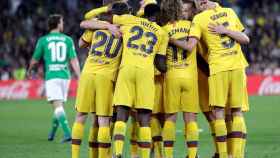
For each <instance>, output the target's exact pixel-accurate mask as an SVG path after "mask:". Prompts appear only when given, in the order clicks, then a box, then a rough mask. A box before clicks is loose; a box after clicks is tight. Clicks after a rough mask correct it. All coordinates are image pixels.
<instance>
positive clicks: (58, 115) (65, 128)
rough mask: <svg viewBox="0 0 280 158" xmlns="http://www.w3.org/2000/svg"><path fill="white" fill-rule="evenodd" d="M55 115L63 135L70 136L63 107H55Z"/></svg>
mask: <svg viewBox="0 0 280 158" xmlns="http://www.w3.org/2000/svg"><path fill="white" fill-rule="evenodd" d="M55 115H56V118H57V119H58V122H59V124H60V125H61V127H62V129H63V132H64V137H65V138H71V130H70V127H69V124H68V121H67V117H66V114H65V112H64V109H63V107H58V108H56V109H55Z"/></svg>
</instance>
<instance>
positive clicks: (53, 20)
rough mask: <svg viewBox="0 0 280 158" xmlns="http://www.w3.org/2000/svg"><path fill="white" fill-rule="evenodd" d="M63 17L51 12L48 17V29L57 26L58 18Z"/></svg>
mask: <svg viewBox="0 0 280 158" xmlns="http://www.w3.org/2000/svg"><path fill="white" fill-rule="evenodd" d="M62 18H63V16H62V15H60V14H52V15H50V16H49V18H48V30H49V31H50V30H52V29H55V28H57V26H58V24H59V23H60V20H61V19H62Z"/></svg>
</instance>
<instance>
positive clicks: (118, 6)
mask: <svg viewBox="0 0 280 158" xmlns="http://www.w3.org/2000/svg"><path fill="white" fill-rule="evenodd" d="M112 14H116V15H122V14H129V6H128V4H127V3H125V2H116V3H114V4H113V5H112Z"/></svg>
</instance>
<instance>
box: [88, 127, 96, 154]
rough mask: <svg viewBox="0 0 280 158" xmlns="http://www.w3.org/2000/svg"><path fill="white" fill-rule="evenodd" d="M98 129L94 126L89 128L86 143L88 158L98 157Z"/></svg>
mask: <svg viewBox="0 0 280 158" xmlns="http://www.w3.org/2000/svg"><path fill="white" fill-rule="evenodd" d="M97 136H98V127H97V126H94V127H91V128H90V131H89V137H88V143H89V148H88V150H89V158H97V157H98V141H97Z"/></svg>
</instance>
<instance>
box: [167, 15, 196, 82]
mask: <svg viewBox="0 0 280 158" xmlns="http://www.w3.org/2000/svg"><path fill="white" fill-rule="evenodd" d="M190 27H191V22H190V21H187V20H179V21H176V22H173V23H171V22H170V23H168V24H167V25H165V26H164V27H163V29H164V30H165V31H166V32H167V33H168V36H169V38H173V39H177V40H186V35H187V34H188V33H189V30H190ZM166 54H167V67H168V71H167V77H168V76H170V77H184V78H185V77H191V78H193V77H195V78H196V76H197V63H196V48H194V49H193V51H192V52H187V51H186V50H183V49H182V48H179V47H176V46H175V45H172V44H169V46H168V49H167V52H166Z"/></svg>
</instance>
